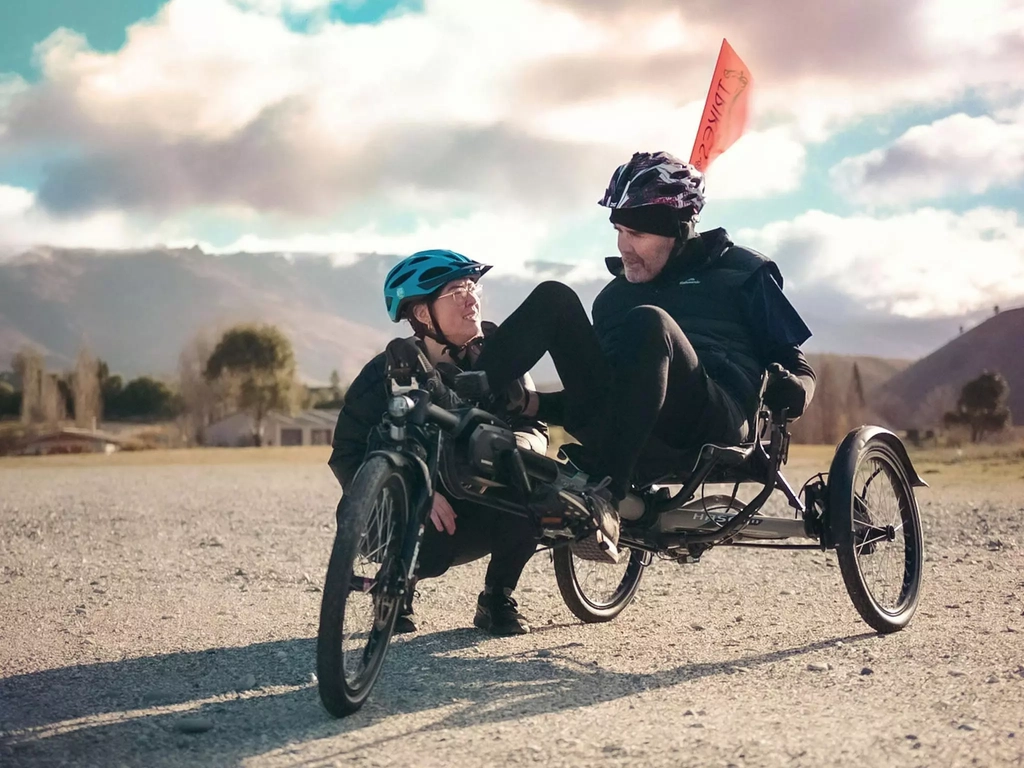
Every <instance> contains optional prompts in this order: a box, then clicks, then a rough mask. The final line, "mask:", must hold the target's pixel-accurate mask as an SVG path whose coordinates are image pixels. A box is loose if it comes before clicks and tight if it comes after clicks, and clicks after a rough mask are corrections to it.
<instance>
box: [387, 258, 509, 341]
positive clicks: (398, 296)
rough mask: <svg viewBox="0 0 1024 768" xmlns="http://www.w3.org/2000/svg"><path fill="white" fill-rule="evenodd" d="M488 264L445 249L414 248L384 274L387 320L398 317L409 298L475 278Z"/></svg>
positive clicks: (487, 267) (426, 294)
mask: <svg viewBox="0 0 1024 768" xmlns="http://www.w3.org/2000/svg"><path fill="white" fill-rule="evenodd" d="M490 268H491V266H490V265H489V264H480V263H479V262H476V261H473V260H472V259H468V258H466V257H465V256H463V255H462V254H461V253H455V251H446V250H433V251H418V252H417V253H414V254H413V255H412V256H409V257H407V258H405V259H402V260H401V261H400V262H398V264H396V265H395V266H394V267H393V268H392V269H391V271H390V272H388V276H387V277H385V278H384V306H386V307H387V310H388V316H389V317H390V318H391V322H393V323H397V322H399V321H400V320H401V319H402V310H403V309H404V308H405V306H406V305H407V304H408V303H409V302H410V301H413V300H415V299H422V298H425V297H427V296H430V295H431V294H433V293H436V292H437V291H439V290H440V289H441V288H443V287H444V286H445V285H447V284H448V283H450V282H451V281H452V280H459V279H461V278H463V277H470V278H473V279H474V280H478V279H479V278H480V277H481V276H482V275H483V274H484V273H485V272H487V270H489V269H490Z"/></svg>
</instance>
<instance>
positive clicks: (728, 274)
mask: <svg viewBox="0 0 1024 768" xmlns="http://www.w3.org/2000/svg"><path fill="white" fill-rule="evenodd" d="M607 264H608V269H609V271H610V272H611V273H612V274H613V275H615V279H614V280H612V282H610V283H609V284H608V285H607V286H605V288H604V290H602V291H601V293H600V294H599V295H598V297H597V299H596V300H595V301H594V312H593V315H594V329H595V331H596V332H597V335H598V339H599V341H600V343H601V346H602V348H603V349H604V351H605V354H606V355H608V357H609V359H610V360H612V362H613V364H614V362H615V360H616V358H617V357H618V355H619V351H620V348H621V345H622V344H623V343H625V340H624V339H621V338H620V327H621V325H622V322H623V320H624V319H625V316H626V314H627V313H628V312H629V311H630V310H631V309H633V308H635V307H638V306H643V305H651V306H656V307H659V308H661V309H663V310H665V312H667V313H668V314H669V315H670V316H671V317H672V318H673V319H674V320H675V321H676V323H678V325H679V327H680V328H681V329H682V331H683V332H684V333H685V334H686V336H687V338H688V339H689V340H690V343H691V344H693V347H694V351H696V353H697V356H698V358H699V359H700V361H701V363H702V364H703V366H704V369H705V370H706V371H707V373H708V376H709V377H710V378H711V379H713V380H714V381H715V382H717V383H718V384H719V385H720V386H721V387H722V389H724V390H725V391H726V392H727V393H728V394H729V395H731V396H732V398H733V399H734V400H735V401H736V403H737V404H738V405H739V406H740V408H741V410H742V412H743V413H745V414H752V413H753V409H754V405H755V404H756V400H757V394H758V387H759V385H760V382H761V377H762V375H763V373H764V371H765V369H766V368H767V367H768V365H769V364H770V363H773V362H777V363H780V364H781V365H782V366H783V367H785V368H787V369H788V370H790V371H792V372H793V373H794V374H796V375H797V376H798V377H800V379H801V382H802V383H803V384H804V388H805V390H806V391H807V402H810V397H811V395H812V394H813V390H814V371H813V370H812V369H811V367H810V365H809V364H808V363H807V360H806V359H805V358H804V356H803V353H802V352H801V351H800V348H799V344H800V343H802V342H803V341H804V340H806V338H807V337H808V336H810V331H808V330H807V328H806V326H805V325H803V321H802V320H800V318H799V315H797V314H796V311H795V310H794V309H793V308H792V307H791V306H790V305H789V303H788V301H787V300H786V299H785V298H784V297H783V296H782V292H781V288H782V275H781V273H780V272H779V269H778V267H777V266H776V265H775V263H774V262H772V261H771V260H769V259H768V258H767V257H765V256H763V255H761V254H759V253H757V252H756V251H752V250H749V249H747V248H741V247H739V246H736V245H734V244H733V242H732V241H731V240H730V239H729V236H728V234H726V232H725V230H724V229H715V230H711V231H709V232H703V233H701V234H700V235H698V236H696V237H694V238H692V239H690V240H689V241H687V243H686V244H685V245H684V246H683V247H682V248H681V249H680V250H679V251H677V252H676V253H673V255H672V256H671V257H670V258H669V261H668V263H667V264H666V265H665V268H664V269H663V270H662V271H661V273H660V274H659V275H658V276H657V277H656V278H655V279H654V280H652V281H650V282H647V283H630V282H629V281H627V280H626V278H625V276H624V268H623V264H622V259H620V258H612V259H607Z"/></svg>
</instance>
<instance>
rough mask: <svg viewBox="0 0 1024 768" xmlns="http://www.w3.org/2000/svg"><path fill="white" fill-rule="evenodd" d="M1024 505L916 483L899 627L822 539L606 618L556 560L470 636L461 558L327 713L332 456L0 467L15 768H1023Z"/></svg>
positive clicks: (3, 664)
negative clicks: (367, 689) (589, 611)
mask: <svg viewBox="0 0 1024 768" xmlns="http://www.w3.org/2000/svg"><path fill="white" fill-rule="evenodd" d="M792 465H796V466H792ZM812 469H813V468H812V467H811V466H809V465H807V464H806V463H805V465H804V466H800V462H799V461H794V462H792V463H791V469H790V471H789V472H788V473H787V474H788V476H789V477H790V479H791V480H799V481H802V480H803V479H804V478H806V477H807V476H808V475H809V474H810V472H811V471H812ZM1022 469H1024V467H1022ZM1021 474H1024V473H1021V472H1015V473H1013V475H1014V477H1015V478H1016V477H1018V476H1020V475H1021ZM929 479H932V478H929ZM1022 491H1024V480H1021V479H1012V480H1011V479H1001V480H1000V481H998V482H995V483H986V482H984V481H983V480H980V479H979V480H977V481H965V480H962V479H958V480H957V482H956V484H951V483H950V482H948V481H947V482H943V481H937V482H936V483H935V485H934V487H933V488H931V489H927V490H923V491H921V492H920V493H919V499H920V501H921V506H922V514H923V517H924V520H925V525H926V528H925V535H926V540H925V541H926V547H927V552H928V558H927V561H926V563H925V582H924V590H925V593H924V597H923V599H922V603H921V606H920V609H919V611H918V614H917V616H916V618H915V620H914V622H913V623H912V624H911V626H910V628H909V629H907V630H906V631H903V632H900V633H897V634H895V635H891V636H887V637H882V636H878V635H876V634H874V633H873V632H872V631H871V630H870V628H869V627H867V625H866V624H864V623H863V622H862V621H861V620H860V618H859V616H858V615H857V613H856V612H855V610H854V608H853V606H852V604H851V603H850V601H849V599H848V598H847V595H846V592H845V589H844V587H843V585H842V580H841V577H840V574H839V569H838V567H837V564H836V561H835V557H834V555H832V554H823V553H820V552H817V551H810V552H785V551H781V552H778V551H777V552H751V551H749V550H741V549H729V548H720V549H717V550H715V551H713V552H711V553H709V554H708V555H706V556H705V558H704V560H703V562H701V563H700V564H699V565H695V566H678V565H675V564H672V563H665V562H656V563H655V564H654V566H653V567H652V568H650V569H648V572H647V574H646V576H645V579H644V583H643V585H642V586H641V589H640V593H639V596H638V598H637V600H636V602H635V603H634V604H633V605H632V606H630V608H629V609H628V610H627V611H626V612H625V613H623V614H622V615H621V616H620V617H619V618H618V619H616V620H615V621H613V622H611V623H609V624H604V625H592V626H584V625H582V624H580V623H578V622H577V621H576V620H575V619H574V618H573V617H572V615H571V614H570V613H569V612H568V610H567V609H566V608H565V607H564V606H563V604H562V602H561V599H560V597H559V595H558V591H557V588H556V586H555V581H554V576H553V573H552V571H551V565H550V560H549V557H548V556H547V555H539V556H537V557H536V558H534V560H533V561H532V562H531V564H530V566H529V568H528V570H527V573H526V574H525V575H524V578H523V581H522V584H521V590H520V594H519V598H520V602H521V606H522V608H523V610H524V612H526V613H527V615H528V616H529V617H530V618H531V620H532V621H533V623H534V626H535V631H534V633H533V634H531V635H529V636H526V637H519V638H510V639H494V638H490V637H488V636H486V635H484V634H482V633H480V632H478V631H476V630H474V629H473V628H472V626H471V620H472V614H473V604H474V600H475V597H476V594H477V592H478V590H479V588H480V585H481V582H482V574H483V567H482V564H481V563H475V564H473V565H470V566H466V567H464V568H460V569H458V570H456V571H453V572H451V573H449V574H448V575H446V576H445V577H443V578H442V579H439V580H435V581H429V582H424V583H422V584H421V590H420V591H421V599H420V601H419V603H418V613H419V616H420V623H421V629H420V631H419V632H418V633H417V634H415V635H411V636H407V637H403V638H399V639H397V640H396V641H395V643H394V645H393V647H392V649H391V652H390V654H389V657H388V659H387V662H386V664H385V669H384V672H383V674H382V677H381V679H380V681H379V683H378V685H377V688H376V690H375V691H374V693H373V696H372V698H371V699H370V701H369V703H368V704H367V705H366V706H365V707H364V709H363V710H362V711H361V712H360V713H358V714H356V715H354V716H352V717H350V718H348V719H346V720H343V721H337V720H333V719H331V718H330V717H329V716H328V715H327V714H326V713H325V712H324V710H323V709H322V708H321V706H320V704H319V700H318V698H317V693H316V687H315V684H314V683H313V682H312V679H311V674H312V672H313V669H314V646H315V639H314V638H315V633H316V620H317V613H318V610H319V600H320V592H319V590H320V585H321V584H322V580H323V575H324V570H325V567H326V561H327V555H328V551H329V547H330V544H331V538H332V535H333V509H334V506H335V502H336V496H337V490H336V487H335V485H334V481H333V478H332V477H331V476H330V473H329V472H328V470H327V469H326V467H325V466H323V465H322V464H312V463H301V462H300V463H295V462H284V461H282V462H280V463H268V462H262V463H260V464H230V463H228V464H224V465H218V466H203V465H193V466H190V465H188V464H181V465H175V466H126V465H116V464H112V465H110V466H100V467H93V468H90V467H84V466H83V467H74V466H69V467H59V466H55V465H52V464H40V465H39V466H38V467H33V468H29V469H25V468H24V465H22V464H18V465H8V466H6V467H5V465H4V463H3V462H0V616H2V626H0V765H3V766H5V768H6V767H12V766H31V765H65V764H67V765H96V766H116V765H139V766H194V765H246V766H249V765H251V766H279V765H281V766H283V765H303V766H326V765H335V764H346V765H359V766H378V765H381V766H382V765H403V766H404V765H415V766H448V765H484V764H519V763H523V764H525V763H535V762H538V761H541V762H543V763H545V764H549V765H592V764H603V765H630V766H632V765H638V764H640V765H666V766H669V765H671V766H678V765H701V766H708V765H721V766H726V765H736V766H747V765H749V766H775V765H787V766H790V765H792V766H805V765H806V766H828V765H858V766H860V765H871V766H882V765H900V766H906V765H922V766H923V765H947V766H948V765H982V766H989V765H1024V615H1022V613H1024V568H1022V565H1024V561H1022V555H1021V552H1022V546H1024V528H1022V519H1024V492H1022Z"/></svg>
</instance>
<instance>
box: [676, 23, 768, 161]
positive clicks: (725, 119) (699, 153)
mask: <svg viewBox="0 0 1024 768" xmlns="http://www.w3.org/2000/svg"><path fill="white" fill-rule="evenodd" d="M753 85H754V78H753V76H751V74H750V70H749V69H747V65H746V64H744V63H743V61H742V60H741V59H740V57H739V56H737V55H736V51H734V50H733V49H732V46H731V45H729V41H728V40H724V39H723V40H722V50H721V51H720V52H719V54H718V63H717V64H716V65H715V75H714V77H712V78H711V88H709V89H708V99H707V101H706V102H705V103H704V115H703V116H702V117H701V119H700V130H698V131H697V138H696V139H695V140H694V142H693V152H691V153H690V164H691V165H695V166H697V169H698V170H699V171H701V172H702V173H703V172H705V171H707V169H708V166H709V165H711V163H712V162H713V161H714V159H715V158H716V157H718V156H719V155H720V154H722V153H723V152H725V150H727V149H728V148H729V147H731V146H732V144H733V142H735V141H736V139H738V138H739V137H740V136H742V135H743V129H744V128H746V127H747V107H748V106H749V102H750V90H751V88H752V87H753Z"/></svg>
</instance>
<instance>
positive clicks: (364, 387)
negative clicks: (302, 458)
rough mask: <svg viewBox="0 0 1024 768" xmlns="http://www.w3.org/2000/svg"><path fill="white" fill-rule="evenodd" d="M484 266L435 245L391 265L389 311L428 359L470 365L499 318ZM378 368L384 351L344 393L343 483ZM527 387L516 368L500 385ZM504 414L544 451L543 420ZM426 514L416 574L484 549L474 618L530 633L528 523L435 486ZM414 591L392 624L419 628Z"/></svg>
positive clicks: (338, 443) (339, 461) (374, 409)
mask: <svg viewBox="0 0 1024 768" xmlns="http://www.w3.org/2000/svg"><path fill="white" fill-rule="evenodd" d="M489 269H490V266H488V265H486V264H480V263H478V262H475V261H472V260H471V259H468V258H466V257H465V256H463V255H461V254H458V253H455V252H453V251H446V250H432V251H420V252H419V253H414V254H413V255H412V256H409V257H408V258H406V259H404V260H402V261H401V262H400V263H399V264H398V265H397V266H395V267H394V268H393V269H392V270H391V271H390V272H389V273H388V275H387V278H386V279H385V281H384V301H385V305H386V307H387V311H388V315H389V316H390V317H391V320H392V321H393V322H396V323H398V322H401V321H403V320H404V321H407V322H408V323H409V325H410V326H412V330H413V334H414V336H413V343H415V344H416V345H417V346H418V347H419V349H420V350H421V351H422V352H424V353H425V354H426V356H427V358H428V359H429V360H430V362H431V363H432V364H433V365H434V366H437V365H439V364H442V363H444V364H448V365H454V366H456V367H458V368H459V369H463V370H467V369H470V368H472V367H473V365H474V363H475V361H476V360H477V359H478V358H479V355H480V353H481V350H482V349H483V348H484V347H485V346H486V344H487V343H488V342H487V339H488V337H489V336H490V334H491V333H493V332H494V330H495V328H496V326H495V325H494V324H493V323H487V322H484V321H483V320H482V316H481V289H480V285H479V280H480V278H481V277H482V276H483V275H484V274H485V273H486V272H487V270H489ZM385 367H386V362H385V356H384V354H383V353H381V354H380V355H377V356H376V357H375V358H373V360H371V361H370V362H369V363H367V364H366V366H365V367H364V368H363V370H362V371H361V372H360V374H359V375H358V376H357V377H356V379H355V381H353V382H352V386H351V387H349V390H348V392H347V393H346V395H345V407H344V408H343V409H342V411H341V414H340V415H339V416H338V424H337V427H336V428H335V431H334V441H333V451H332V454H331V458H330V461H329V464H330V467H331V469H332V470H333V471H334V473H335V476H336V477H337V478H338V480H339V482H340V483H341V485H342V488H343V489H347V488H348V487H349V484H350V483H351V482H352V479H353V478H354V477H355V474H356V471H357V470H358V469H359V465H360V464H361V463H362V461H363V457H364V456H365V454H366V447H367V441H368V439H369V436H370V433H371V431H372V430H373V429H374V427H376V426H377V425H378V424H379V423H380V420H381V414H383V413H384V412H385V411H386V410H387V399H388V392H387V389H386V386H387V382H386V380H385ZM529 385H530V382H529V377H528V376H527V375H521V376H516V377H511V379H510V383H508V384H507V385H506V386H507V387H509V389H510V390H511V397H512V399H514V400H521V399H522V395H521V393H522V392H523V391H525V388H526V387H527V386H529ZM517 393H520V394H518V395H517ZM508 422H509V423H510V426H511V427H512V428H513V429H514V430H516V437H517V441H518V442H519V443H520V445H521V446H522V447H524V448H529V449H531V450H535V451H538V452H541V453H543V452H544V451H545V450H546V449H547V428H546V427H545V426H544V424H543V423H541V422H540V421H538V420H537V419H536V418H532V417H524V416H521V415H518V416H517V415H509V417H508ZM430 522H431V523H432V525H428V526H427V527H426V532H425V535H424V540H423V544H422V546H421V549H420V558H419V564H418V566H417V570H416V575H417V578H429V577H434V576H440V575H441V574H443V573H444V572H445V571H447V570H448V568H450V567H452V566H456V565H462V564H464V563H468V562H470V561H472V560H477V559H479V558H481V557H483V556H485V555H488V554H489V555H490V556H491V562H490V564H489V565H488V567H487V572H486V575H485V576H484V589H483V592H481V593H480V596H479V597H478V599H477V607H476V615H475V616H474V619H473V623H474V625H476V626H477V627H480V628H481V629H484V630H487V631H489V632H491V633H492V634H495V635H513V634H525V633H527V632H529V630H530V627H529V623H528V621H527V620H526V618H525V617H524V616H523V615H522V614H521V613H520V612H519V610H518V604H517V602H516V600H515V599H514V598H513V597H512V592H513V591H514V590H515V588H516V586H517V584H518V582H519V577H520V575H521V574H522V572H523V568H525V567H526V563H527V561H528V560H529V559H530V557H531V556H532V555H533V553H534V551H535V550H536V546H537V539H536V535H535V532H534V529H533V527H532V525H531V523H530V521H529V520H527V519H526V518H520V517H516V516H513V515H508V514H503V513H500V512H497V511H495V510H493V509H490V508H488V507H484V506H482V505H479V504H475V503H472V502H467V501H464V500H460V499H455V498H453V497H449V496H448V495H447V494H446V493H445V491H444V490H443V489H442V490H439V491H438V492H437V493H435V494H434V498H433V502H432V507H431V511H430ZM412 594H413V592H412V590H410V592H409V595H410V597H409V600H408V601H407V603H406V605H405V606H404V608H403V612H402V615H401V616H400V617H399V619H398V622H397V623H396V631H397V632H411V631H414V630H415V628H416V627H415V624H414V622H413V619H412V614H413V611H412Z"/></svg>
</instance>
